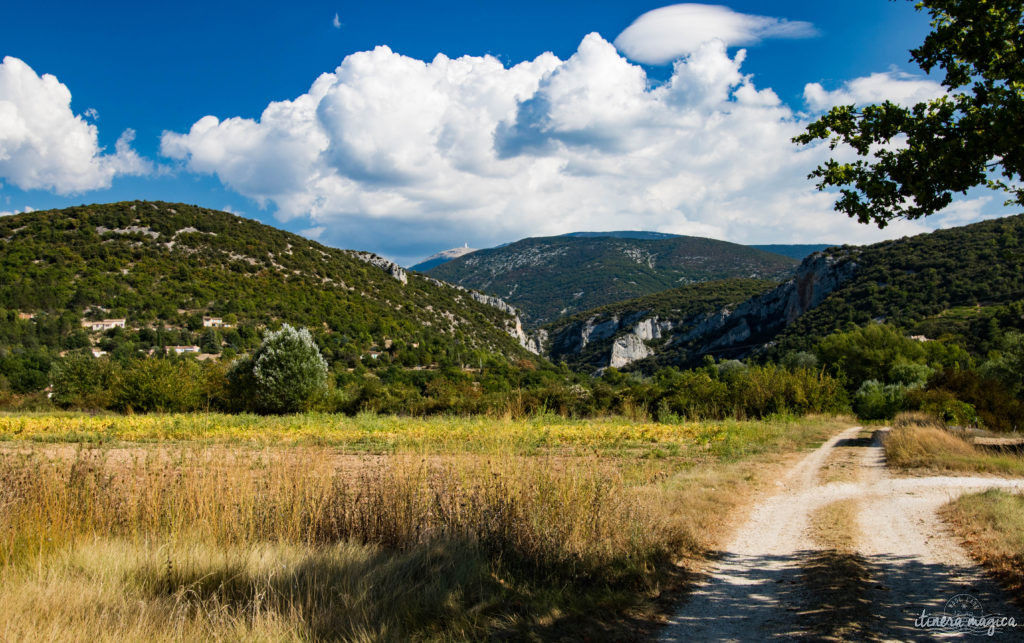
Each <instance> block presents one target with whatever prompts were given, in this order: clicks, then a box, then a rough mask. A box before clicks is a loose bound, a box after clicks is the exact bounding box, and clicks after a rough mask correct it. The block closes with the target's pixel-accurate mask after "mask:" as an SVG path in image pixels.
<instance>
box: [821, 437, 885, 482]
mask: <svg viewBox="0 0 1024 643" xmlns="http://www.w3.org/2000/svg"><path fill="white" fill-rule="evenodd" d="M871 434H872V432H871V430H870V429H866V430H864V431H861V432H860V433H859V434H857V437H856V438H854V439H852V440H846V441H841V442H839V443H838V444H836V446H835V448H833V449H832V451H831V453H829V456H828V458H827V459H826V460H825V464H824V465H822V467H821V470H820V471H819V472H818V481H819V482H820V483H821V484H823V485H826V484H832V483H840V482H856V481H857V480H858V479H859V478H860V475H861V472H862V471H863V468H862V467H861V466H860V462H859V460H860V458H861V456H862V453H863V448H864V447H865V446H870V444H871Z"/></svg>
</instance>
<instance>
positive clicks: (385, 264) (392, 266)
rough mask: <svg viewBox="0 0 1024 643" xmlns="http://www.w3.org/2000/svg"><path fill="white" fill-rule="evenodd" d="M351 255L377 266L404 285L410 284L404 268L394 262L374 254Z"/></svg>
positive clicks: (360, 253) (355, 253) (353, 253)
mask: <svg viewBox="0 0 1024 643" xmlns="http://www.w3.org/2000/svg"><path fill="white" fill-rule="evenodd" d="M350 254H351V255H352V256H353V257H355V258H356V259H359V260H360V261H365V262H366V263H368V264H370V265H371V266H377V267H378V268H380V269H381V270H383V271H384V272H386V273H388V274H389V275H391V276H392V277H394V278H395V279H397V280H398V281H401V282H402V283H403V284H407V283H409V277H408V275H406V274H405V268H402V267H401V266H399V265H398V264H397V263H395V262H393V261H388V260H387V259H385V258H384V257H381V256H380V255H375V254H373V253H372V252H350Z"/></svg>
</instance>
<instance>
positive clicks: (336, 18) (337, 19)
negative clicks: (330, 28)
mask: <svg viewBox="0 0 1024 643" xmlns="http://www.w3.org/2000/svg"><path fill="white" fill-rule="evenodd" d="M331 24H332V25H334V28H335V29H341V18H340V17H339V16H338V14H337V13H335V14H334V20H332V21H331Z"/></svg>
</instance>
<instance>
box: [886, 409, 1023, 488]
mask: <svg viewBox="0 0 1024 643" xmlns="http://www.w3.org/2000/svg"><path fill="white" fill-rule="evenodd" d="M885 457H886V460H887V462H888V463H889V465H890V466H892V467H895V468H896V469H902V470H904V471H912V470H927V471H941V472H963V473H988V474H993V475H1002V476H1024V455H1022V452H1021V450H1020V449H1019V448H1013V449H1011V448H1003V447H984V446H980V445H976V444H973V443H972V442H971V441H969V440H968V439H967V438H966V437H964V436H963V435H962V434H960V433H956V432H953V431H950V430H948V429H946V428H945V427H943V426H942V425H941V424H939V423H937V422H936V421H935V420H933V419H931V418H929V417H928V416H925V415H922V414H914V413H904V414H902V415H900V416H898V417H897V418H896V420H895V421H894V422H893V428H892V430H891V431H890V432H889V435H888V436H886V438H885Z"/></svg>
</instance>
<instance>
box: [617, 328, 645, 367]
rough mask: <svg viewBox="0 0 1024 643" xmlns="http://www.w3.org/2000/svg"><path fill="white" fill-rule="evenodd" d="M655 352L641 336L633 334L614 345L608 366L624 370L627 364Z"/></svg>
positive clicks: (624, 336)
mask: <svg viewBox="0 0 1024 643" xmlns="http://www.w3.org/2000/svg"><path fill="white" fill-rule="evenodd" d="M653 352H654V351H652V350H651V349H650V348H648V347H647V344H644V340H643V339H641V338H640V337H639V336H637V335H634V334H633V333H630V334H628V335H623V336H622V337H620V338H618V339H616V340H615V342H614V343H613V344H612V353H611V357H610V358H609V360H608V366H611V367H612V368H622V367H623V366H625V365H627V364H630V363H632V362H635V361H637V360H641V359H644V358H645V357H649V356H650V355H651V354H652V353H653Z"/></svg>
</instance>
